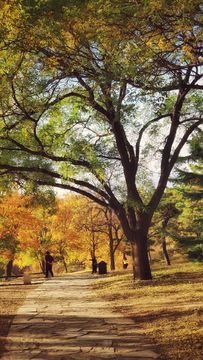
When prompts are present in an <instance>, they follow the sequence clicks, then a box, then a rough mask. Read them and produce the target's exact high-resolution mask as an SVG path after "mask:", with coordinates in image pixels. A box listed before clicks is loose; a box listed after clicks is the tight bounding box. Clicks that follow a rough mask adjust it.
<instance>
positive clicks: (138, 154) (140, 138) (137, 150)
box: [136, 113, 172, 167]
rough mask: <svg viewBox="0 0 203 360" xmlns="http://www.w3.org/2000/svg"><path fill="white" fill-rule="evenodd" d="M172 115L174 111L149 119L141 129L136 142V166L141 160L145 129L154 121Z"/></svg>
mask: <svg viewBox="0 0 203 360" xmlns="http://www.w3.org/2000/svg"><path fill="white" fill-rule="evenodd" d="M171 116H172V113H168V114H165V115H160V116H158V117H157V118H155V119H153V120H150V121H148V122H147V123H146V124H145V125H144V126H143V127H142V129H141V130H140V133H139V137H138V139H137V142H136V162H137V163H136V167H137V166H138V162H139V157H140V142H141V140H142V135H143V133H144V131H145V130H146V129H147V128H148V127H149V126H150V125H151V124H153V123H155V122H158V121H159V120H161V119H164V118H166V117H171Z"/></svg>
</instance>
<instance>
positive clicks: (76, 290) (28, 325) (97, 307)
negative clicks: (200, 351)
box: [2, 274, 157, 360]
mask: <svg viewBox="0 0 203 360" xmlns="http://www.w3.org/2000/svg"><path fill="white" fill-rule="evenodd" d="M95 281H96V280H95V278H94V276H93V275H91V274H82V275H81V274H77V275H70V276H67V277H56V278H52V279H50V280H47V281H45V282H44V283H43V284H42V285H40V286H39V287H38V288H37V289H35V290H33V291H32V292H31V293H30V294H29V295H28V297H27V299H26V301H25V302H24V304H23V306H21V308H20V309H19V311H18V314H17V315H16V317H15V319H14V321H13V324H12V326H11V328H10V332H9V335H8V345H7V350H8V353H6V354H5V355H3V357H2V360H28V359H36V360H48V359H49V360H102V359H116V360H134V359H136V360H139V359H140V360H151V359H154V358H156V357H157V354H156V353H155V352H154V351H153V350H152V345H150V344H147V339H145V338H144V341H143V336H142V335H141V333H140V330H139V329H138V328H137V327H136V324H135V322H134V321H133V320H131V319H128V318H125V317H123V316H122V315H118V314H117V313H116V314H115V313H112V312H111V310H110V308H109V307H108V306H107V303H106V302H105V301H103V300H101V299H100V298H99V297H98V296H96V295H95V294H94V292H93V291H92V289H91V285H92V284H93V282H95Z"/></svg>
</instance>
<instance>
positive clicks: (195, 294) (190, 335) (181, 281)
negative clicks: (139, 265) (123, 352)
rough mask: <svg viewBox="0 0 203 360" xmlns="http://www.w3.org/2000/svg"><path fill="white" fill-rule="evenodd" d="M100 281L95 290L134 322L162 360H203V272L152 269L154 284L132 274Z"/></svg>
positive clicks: (198, 268) (182, 268)
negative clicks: (134, 278) (135, 279)
mask: <svg viewBox="0 0 203 360" xmlns="http://www.w3.org/2000/svg"><path fill="white" fill-rule="evenodd" d="M112 275H113V273H111V274H109V277H107V278H103V279H101V280H98V282H97V283H96V285H95V289H96V290H97V291H98V292H99V294H100V296H102V297H104V298H105V299H108V301H109V303H110V305H111V307H112V308H113V311H115V312H120V313H123V314H124V315H125V316H127V317H130V318H132V319H134V321H135V322H136V324H137V326H139V327H140V329H142V330H143V332H144V333H145V334H146V336H147V337H148V338H149V339H151V342H152V343H154V344H156V345H157V348H158V349H159V353H160V359H164V360H169V359H174V360H176V359H177V360H194V359H195V360H202V359H203V302H202V298H203V285H202V282H203V268H202V266H195V265H194V264H192V263H183V264H180V263H177V264H174V265H171V266H168V267H167V266H161V267H155V266H153V267H152V275H153V280H152V281H133V279H132V273H127V274H124V275H123V274H120V275H116V273H114V276H112Z"/></svg>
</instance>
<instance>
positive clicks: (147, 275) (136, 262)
mask: <svg viewBox="0 0 203 360" xmlns="http://www.w3.org/2000/svg"><path fill="white" fill-rule="evenodd" d="M131 249H132V259H133V274H134V280H135V279H139V280H151V279H152V274H151V269H150V265H149V258H148V252H147V241H146V239H143V238H138V237H137V239H136V243H131Z"/></svg>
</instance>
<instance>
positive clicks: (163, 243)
mask: <svg viewBox="0 0 203 360" xmlns="http://www.w3.org/2000/svg"><path fill="white" fill-rule="evenodd" d="M162 249H163V253H164V258H165V261H166V264H167V265H170V264H171V263H170V259H169V256H168V252H167V249H166V240H165V236H164V237H163V238H162Z"/></svg>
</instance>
